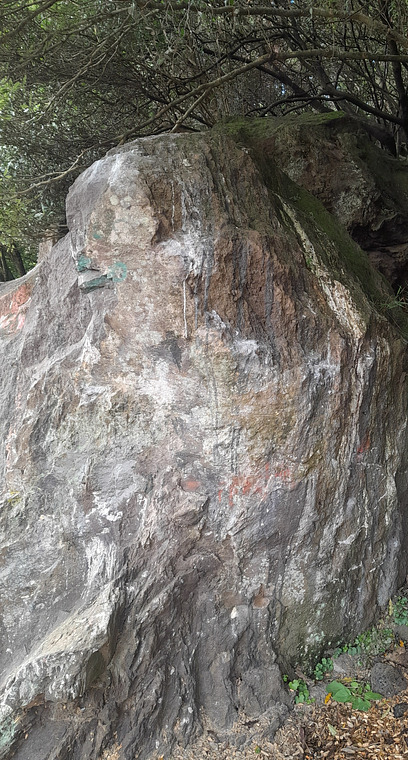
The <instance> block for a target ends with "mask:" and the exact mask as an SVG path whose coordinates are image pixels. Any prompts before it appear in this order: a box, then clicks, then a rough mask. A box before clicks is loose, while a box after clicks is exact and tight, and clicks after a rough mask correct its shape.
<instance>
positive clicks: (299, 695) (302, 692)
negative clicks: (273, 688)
mask: <svg viewBox="0 0 408 760" xmlns="http://www.w3.org/2000/svg"><path fill="white" fill-rule="evenodd" d="M283 680H284V681H287V680H288V677H287V676H286V677H285V676H284V677H283ZM288 686H289V689H290V690H291V691H294V692H295V704H297V705H301V704H306V705H310V704H311V703H312V702H314V699H313V698H312V697H311V696H310V693H309V687H308V685H307V683H306V682H305V681H304V680H303V678H294V679H293V681H289V683H288Z"/></svg>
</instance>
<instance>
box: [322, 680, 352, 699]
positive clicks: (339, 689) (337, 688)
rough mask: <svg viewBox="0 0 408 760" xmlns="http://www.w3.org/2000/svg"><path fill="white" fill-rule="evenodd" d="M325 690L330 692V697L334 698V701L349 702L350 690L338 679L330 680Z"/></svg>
mask: <svg viewBox="0 0 408 760" xmlns="http://www.w3.org/2000/svg"><path fill="white" fill-rule="evenodd" d="M326 691H327V692H331V695H332V699H334V700H335V701H336V702H350V701H351V691H350V689H348V688H347V687H346V686H344V684H342V683H340V682H339V681H332V682H331V683H329V684H327V686H326Z"/></svg>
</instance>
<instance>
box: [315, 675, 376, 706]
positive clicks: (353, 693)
mask: <svg viewBox="0 0 408 760" xmlns="http://www.w3.org/2000/svg"><path fill="white" fill-rule="evenodd" d="M326 691H327V693H328V694H330V696H331V699H332V700H333V701H334V702H349V703H350V704H351V706H352V708H353V709H354V710H361V711H362V712H367V711H368V710H369V709H370V707H371V702H372V701H374V700H377V699H383V696H382V694H378V693H377V692H375V691H371V687H370V686H369V684H367V683H366V684H362V683H359V682H358V681H351V682H350V683H348V684H347V686H346V685H345V684H344V683H342V682H341V681H332V682H331V683H329V684H327V686H326Z"/></svg>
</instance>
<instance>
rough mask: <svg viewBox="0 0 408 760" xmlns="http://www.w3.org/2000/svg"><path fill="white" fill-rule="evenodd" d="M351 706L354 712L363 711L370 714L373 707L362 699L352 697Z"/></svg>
mask: <svg viewBox="0 0 408 760" xmlns="http://www.w3.org/2000/svg"><path fill="white" fill-rule="evenodd" d="M350 701H351V705H352V707H353V709H354V710H361V711H362V712H368V710H369V709H370V707H371V704H370V702H369V701H368V700H367V699H363V698H362V697H354V696H352V697H351V700H350Z"/></svg>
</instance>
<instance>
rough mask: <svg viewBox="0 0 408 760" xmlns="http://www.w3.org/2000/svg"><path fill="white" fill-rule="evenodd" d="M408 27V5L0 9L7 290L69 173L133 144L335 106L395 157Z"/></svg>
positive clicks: (19, 4)
mask: <svg viewBox="0 0 408 760" xmlns="http://www.w3.org/2000/svg"><path fill="white" fill-rule="evenodd" d="M407 26H408V3H407V0H368V1H367V2H365V0H274V1H273V0H225V2H224V1H221V0H211V1H210V2H204V0H70V1H68V0H39V2H32V1H31V0H1V3H0V29H1V30H2V31H1V32H0V200H1V203H0V280H1V279H6V278H8V277H12V276H17V275H19V274H21V271H22V269H21V266H22V267H23V268H24V267H27V266H29V265H30V264H31V263H32V262H33V260H34V258H35V250H36V248H37V247H38V240H39V237H41V235H43V234H44V231H45V230H46V229H51V228H53V227H54V228H55V226H56V225H58V223H60V222H61V220H62V218H63V201H64V197H65V194H66V190H67V187H68V185H69V184H71V182H72V181H73V179H74V178H75V176H76V175H77V174H78V173H79V172H80V171H82V170H83V169H84V168H85V167H86V166H88V165H89V164H90V163H91V162H92V161H94V160H95V158H98V157H100V156H101V155H103V154H104V153H105V152H106V150H108V149H109V148H111V147H113V146H115V145H117V144H118V143H122V142H125V141H126V140H129V139H132V138H135V137H138V136H143V135H147V134H157V133H160V132H164V131H172V130H173V131H175V130H179V129H189V130H201V129H206V128H209V127H211V126H212V125H213V124H214V123H215V122H217V121H219V120H220V119H223V118H226V117H230V116H238V115H240V116H255V115H257V116H267V115H268V116H279V115H283V114H288V113H291V112H299V111H301V110H305V109H309V110H313V111H315V112H325V111H330V110H335V109H337V110H343V111H346V112H347V113H349V114H350V115H352V116H353V117H354V118H357V119H359V121H361V123H363V124H364V125H365V127H366V129H367V130H368V131H370V132H371V133H372V134H373V135H374V137H376V139H379V140H380V142H381V144H382V145H383V146H384V148H386V149H387V150H390V151H391V152H393V153H394V154H397V153H398V151H399V150H400V145H401V144H406V143H407V142H408V94H407V77H408V37H407ZM20 254H22V262H21V266H20V264H19V261H18V255H20ZM20 258H21V256H20ZM2 262H3V263H2Z"/></svg>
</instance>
